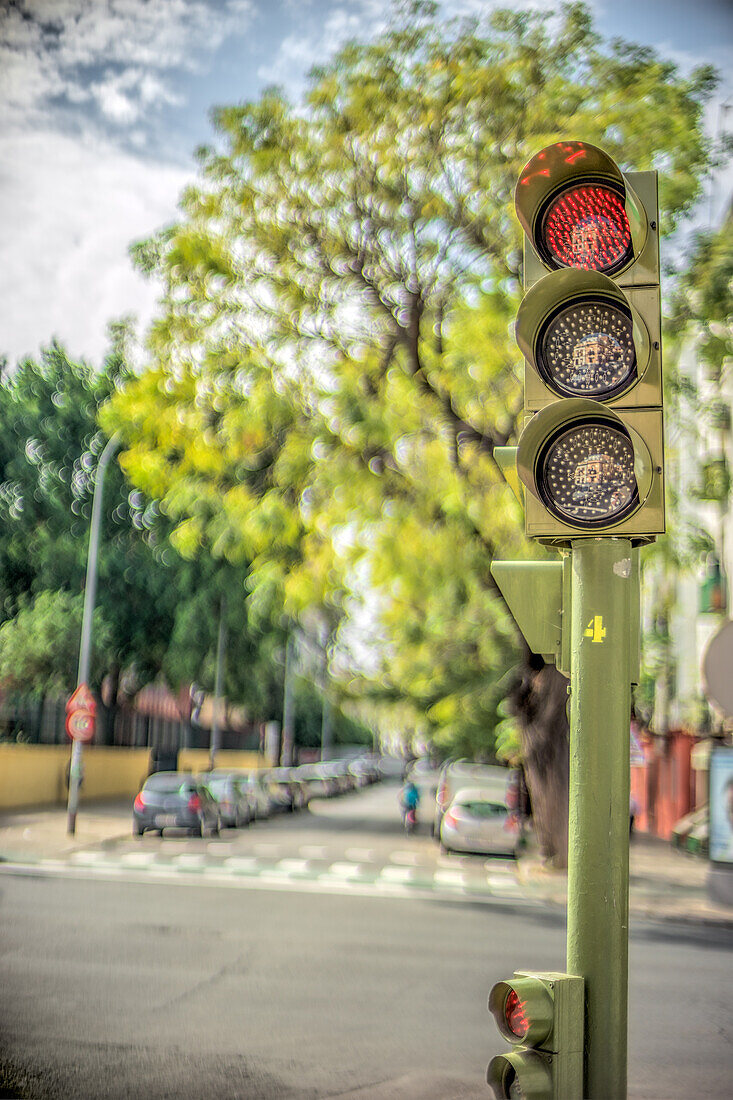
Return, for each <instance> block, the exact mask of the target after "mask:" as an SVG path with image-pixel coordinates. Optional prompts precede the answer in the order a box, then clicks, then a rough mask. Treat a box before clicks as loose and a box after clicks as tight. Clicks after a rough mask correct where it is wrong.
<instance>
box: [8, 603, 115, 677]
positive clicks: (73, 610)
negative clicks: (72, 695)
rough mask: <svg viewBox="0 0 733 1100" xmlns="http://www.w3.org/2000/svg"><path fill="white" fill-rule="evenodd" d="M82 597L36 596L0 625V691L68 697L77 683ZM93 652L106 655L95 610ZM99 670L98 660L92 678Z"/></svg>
mask: <svg viewBox="0 0 733 1100" xmlns="http://www.w3.org/2000/svg"><path fill="white" fill-rule="evenodd" d="M83 607H84V597H83V596H71V595H70V594H69V593H68V592H63V591H61V592H39V593H38V595H37V596H36V597H35V598H34V599H32V600H28V599H25V598H23V599H22V600H21V603H20V608H19V610H18V612H17V614H16V615H15V617H14V618H13V619H9V620H7V621H6V622H4V623H3V624H2V626H0V683H1V684H2V686H3V689H4V690H5V691H22V692H33V691H38V692H49V693H53V692H58V693H59V694H61V693H64V692H70V691H71V690H72V689H73V687H74V686H75V684H76V674H77V668H78V662H79V639H80V637H81V619H82V612H83ZM93 633H94V637H95V640H96V642H97V652H98V653H100V654H102V653H104V652H105V650H106V648H107V646H108V645H109V642H110V636H111V630H110V627H109V626H108V624H107V623H106V622H105V621H104V619H103V618H102V615H101V612H100V611H99V610H97V611H95V613H94V619H93ZM101 671H102V668H101V665H100V658H99V657H98V658H97V661H96V668H95V669H94V672H95V674H96V675H97V676H98V675H99V674H100V672H101Z"/></svg>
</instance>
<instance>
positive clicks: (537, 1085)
mask: <svg viewBox="0 0 733 1100" xmlns="http://www.w3.org/2000/svg"><path fill="white" fill-rule="evenodd" d="M583 990H584V983H583V979H582V978H578V977H575V976H574V975H571V974H556V973H545V974H537V973H534V972H532V971H526V970H518V971H516V973H515V975H514V977H513V978H512V979H510V980H508V981H502V982H497V983H496V985H495V986H494V987H493V989H492V990H491V993H490V994H489V1011H490V1012H491V1013H492V1014H493V1016H494V1019H495V1020H496V1022H497V1025H498V1027H499V1031H500V1032H501V1034H502V1035H503V1036H504V1038H505V1039H507V1040H508V1042H510V1043H511V1044H512V1047H513V1049H512V1050H511V1051H509V1052H508V1053H507V1054H499V1055H497V1056H496V1057H495V1058H492V1059H491V1061H490V1063H489V1067H488V1070H487V1073H486V1080H487V1081H488V1083H489V1085H490V1086H491V1088H492V1089H493V1091H494V1096H495V1097H496V1098H497V1100H508V1098H510V1097H511V1098H513V1097H522V1098H524V1100H582V1095H583V1013H584V1004H583V1001H584V993H583Z"/></svg>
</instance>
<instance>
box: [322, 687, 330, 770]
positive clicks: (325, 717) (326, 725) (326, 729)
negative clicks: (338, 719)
mask: <svg viewBox="0 0 733 1100" xmlns="http://www.w3.org/2000/svg"><path fill="white" fill-rule="evenodd" d="M322 708H323V709H322V710H321V760H330V758H331V757H330V753H331V733H332V722H331V701H330V699H329V698H328V696H327V695H324V696H323V704H322Z"/></svg>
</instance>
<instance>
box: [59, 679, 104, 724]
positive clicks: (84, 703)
mask: <svg viewBox="0 0 733 1100" xmlns="http://www.w3.org/2000/svg"><path fill="white" fill-rule="evenodd" d="M75 710H88V711H89V712H90V713H91V715H92V717H93V716H94V715H95V714H96V713H97V701H96V699H95V698H94V696H93V695H92V693H91V691H90V690H89V685H88V684H79V686H78V688H77V689H76V691H75V692H74V694H73V695H72V696H71V698H70V699H69V701H68V703H67V704H66V713H67V714H71V713H72V712H73V711H75Z"/></svg>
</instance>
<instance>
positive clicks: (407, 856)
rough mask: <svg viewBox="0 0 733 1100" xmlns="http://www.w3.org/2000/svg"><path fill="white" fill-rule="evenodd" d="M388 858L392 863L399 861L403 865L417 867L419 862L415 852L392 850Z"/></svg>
mask: <svg viewBox="0 0 733 1100" xmlns="http://www.w3.org/2000/svg"><path fill="white" fill-rule="evenodd" d="M389 858H390V860H391V862H392V863H399V864H401V865H403V866H405V867H417V865H418V863H419V862H420V857H419V856H418V854H417V852H392V854H391V855H390V857H389Z"/></svg>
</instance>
